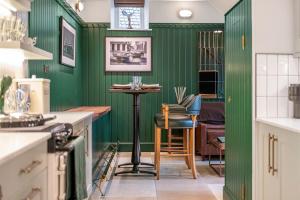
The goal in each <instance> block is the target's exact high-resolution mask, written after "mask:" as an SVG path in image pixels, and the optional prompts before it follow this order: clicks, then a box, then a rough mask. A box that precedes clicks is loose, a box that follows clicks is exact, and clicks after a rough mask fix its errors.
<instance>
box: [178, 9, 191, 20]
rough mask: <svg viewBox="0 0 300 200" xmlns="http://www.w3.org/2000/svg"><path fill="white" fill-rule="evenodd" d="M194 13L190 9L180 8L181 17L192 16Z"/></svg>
mask: <svg viewBox="0 0 300 200" xmlns="http://www.w3.org/2000/svg"><path fill="white" fill-rule="evenodd" d="M192 15H193V12H192V11H191V10H189V9H181V10H179V16H180V17H181V18H191V17H192Z"/></svg>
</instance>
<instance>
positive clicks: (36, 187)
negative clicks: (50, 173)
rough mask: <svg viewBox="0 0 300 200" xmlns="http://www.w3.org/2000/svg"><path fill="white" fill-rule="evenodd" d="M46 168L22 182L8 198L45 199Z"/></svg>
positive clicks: (22, 199) (12, 199)
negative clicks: (27, 180)
mask: <svg viewBox="0 0 300 200" xmlns="http://www.w3.org/2000/svg"><path fill="white" fill-rule="evenodd" d="M47 192H48V191H47V168H46V169H44V170H43V171H42V172H40V173H39V174H38V175H37V176H36V177H34V178H33V179H31V180H29V182H27V183H24V184H23V186H22V187H20V188H19V190H18V189H17V191H16V192H15V193H14V194H12V195H11V196H10V197H9V198H8V200H27V199H28V200H29V199H30V200H47Z"/></svg>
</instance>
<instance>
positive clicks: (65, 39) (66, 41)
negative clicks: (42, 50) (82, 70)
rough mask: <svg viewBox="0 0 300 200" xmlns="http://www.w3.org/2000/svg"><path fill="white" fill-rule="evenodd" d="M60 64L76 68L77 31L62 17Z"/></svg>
mask: <svg viewBox="0 0 300 200" xmlns="http://www.w3.org/2000/svg"><path fill="white" fill-rule="evenodd" d="M60 63H61V64H63V65H67V66H70V67H75V63H76V29H75V28H74V27H73V26H71V25H70V24H69V23H68V22H67V21H66V20H65V19H64V18H63V17H60Z"/></svg>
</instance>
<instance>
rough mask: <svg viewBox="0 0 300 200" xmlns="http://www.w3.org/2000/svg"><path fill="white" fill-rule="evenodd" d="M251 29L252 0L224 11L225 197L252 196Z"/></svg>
mask: <svg viewBox="0 0 300 200" xmlns="http://www.w3.org/2000/svg"><path fill="white" fill-rule="evenodd" d="M251 31H252V28H251V1H250V0H243V1H240V2H239V3H238V4H237V5H236V6H235V7H234V8H233V9H232V10H230V11H229V12H228V13H227V14H226V20H225V96H226V104H225V105H226V109H225V115H226V117H225V119H226V157H225V160H226V166H225V187H224V199H231V200H251V199H252V188H251V186H252V162H251V160H252V101H251V100H252V46H251V44H252V41H251V40H252V38H251ZM243 38H244V40H243ZM243 43H244V44H245V46H244V48H243Z"/></svg>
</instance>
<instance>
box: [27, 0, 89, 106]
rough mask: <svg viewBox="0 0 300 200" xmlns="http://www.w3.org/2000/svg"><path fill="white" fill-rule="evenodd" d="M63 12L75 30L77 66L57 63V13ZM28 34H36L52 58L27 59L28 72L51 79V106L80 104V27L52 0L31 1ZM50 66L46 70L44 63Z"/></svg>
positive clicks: (81, 67)
mask: <svg viewBox="0 0 300 200" xmlns="http://www.w3.org/2000/svg"><path fill="white" fill-rule="evenodd" d="M60 16H63V17H64V18H65V19H66V20H67V21H68V22H69V23H70V24H71V25H72V26H74V27H75V28H76V30H77V37H76V39H77V47H76V58H77V60H76V67H75V68H70V67H67V66H64V65H61V64H59V34H60V32H59V17H60ZM29 23H30V25H29V35H30V36H31V37H37V38H38V39H37V46H38V47H40V48H42V49H45V50H47V51H49V52H52V53H53V60H52V61H30V62H29V73H30V75H32V74H36V75H37V77H43V78H48V79H50V80H51V110H52V111H60V110H66V109H68V108H71V107H75V106H78V105H82V85H83V82H82V72H83V67H84V66H83V65H82V60H83V57H82V53H81V38H82V37H81V33H82V27H81V25H80V24H79V23H77V22H76V21H75V19H74V18H73V17H72V16H71V15H70V14H68V12H67V11H66V10H65V9H64V8H63V7H62V6H61V5H60V4H59V3H58V2H57V1H55V0H37V1H33V2H32V7H31V12H30V20H29ZM44 65H45V66H49V72H48V73H45V72H44V71H43V69H44V68H43V66H44Z"/></svg>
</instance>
